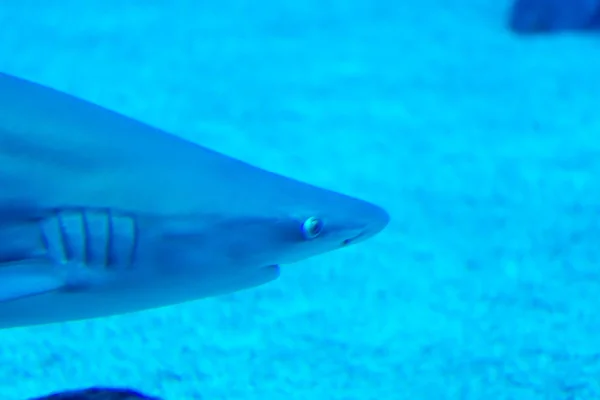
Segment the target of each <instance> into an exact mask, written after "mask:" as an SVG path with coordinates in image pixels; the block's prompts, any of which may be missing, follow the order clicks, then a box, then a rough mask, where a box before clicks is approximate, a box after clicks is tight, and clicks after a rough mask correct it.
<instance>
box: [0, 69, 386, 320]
mask: <svg viewBox="0 0 600 400" xmlns="http://www.w3.org/2000/svg"><path fill="white" fill-rule="evenodd" d="M388 220H389V216H388V214H387V213H386V212H385V211H384V210H383V209H382V208H380V207H378V206H376V205H373V204H371V203H368V202H366V201H363V200H360V199H356V198H353V197H350V196H346V195H344V194H340V193H337V192H333V191H329V190H326V189H322V188H318V187H315V186H312V185H309V184H306V183H302V182H299V181H297V180H294V179H290V178H287V177H284V176H281V175H278V174H275V173H272V172H269V171H266V170H263V169H260V168H257V167H254V166H251V165H249V164H247V163H244V162H242V161H239V160H236V159H234V158H231V157H228V156H226V155H223V154H220V153H217V152H215V151H212V150H210V149H207V148H205V147H202V146H200V145H197V144H195V143H192V142H189V141H186V140H184V139H182V138H179V137H177V136H174V135H171V134H169V133H167V132H164V131H162V130H159V129H156V128H153V127H151V126H149V125H146V124H144V123H142V122H139V121H136V120H134V119H131V118H128V117H126V116H123V115H121V114H118V113H116V112H113V111H110V110H108V109H105V108H102V107H100V106H97V105H95V104H92V103H90V102H87V101H84V100H82V99H78V98H76V97H73V96H71V95H68V94H66V93H63V92H59V91H56V90H54V89H51V88H49V87H45V86H42V85H39V84H37V83H34V82H30V81H27V80H24V79H21V78H18V77H14V76H11V75H6V74H0V328H8V327H16V326H27V325H37V324H46V323H53V322H60V321H69V320H78V319H86V318H94V317H101V316H108V315H114V314H119V313H126V312H131V311H137V310H142V309H147V308H154V307H161V306H166V305H170V304H176V303H180V302H185V301H189V300H195V299H200V298H206V297H211V296H217V295H221V294H225V293H231V292H234V291H237V290H242V289H246V288H250V287H254V286H258V285H262V284H264V283H267V282H269V281H272V280H273V279H276V278H277V277H278V276H279V272H280V267H279V266H280V265H281V264H288V263H293V262H297V261H300V260H303V259H306V258H308V257H312V256H314V255H318V254H321V253H324V252H328V251H331V250H334V249H337V248H340V247H344V246H346V245H349V244H354V243H356V242H360V241H363V240H365V239H367V238H369V237H371V236H373V235H375V234H376V233H378V232H379V231H381V230H382V229H383V228H384V227H385V226H386V225H387V223H388Z"/></svg>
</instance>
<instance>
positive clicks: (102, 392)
mask: <svg viewBox="0 0 600 400" xmlns="http://www.w3.org/2000/svg"><path fill="white" fill-rule="evenodd" d="M29 400H161V399H159V398H158V397H153V396H148V395H145V394H143V393H140V392H138V391H135V390H131V389H117V388H88V389H82V390H69V391H66V392H57V393H52V394H49V395H47V396H42V397H36V398H33V399H29Z"/></svg>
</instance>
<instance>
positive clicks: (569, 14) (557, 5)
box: [508, 0, 600, 34]
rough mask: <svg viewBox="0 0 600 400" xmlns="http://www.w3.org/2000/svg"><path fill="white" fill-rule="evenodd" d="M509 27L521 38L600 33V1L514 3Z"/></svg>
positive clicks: (526, 0)
mask: <svg viewBox="0 0 600 400" xmlns="http://www.w3.org/2000/svg"><path fill="white" fill-rule="evenodd" d="M508 25H509V27H510V29H511V30H512V31H513V32H515V33H518V34H539V33H550V32H560V31H591V30H600V0H515V1H514V3H513V6H512V9H511V11H510V15H509V22H508Z"/></svg>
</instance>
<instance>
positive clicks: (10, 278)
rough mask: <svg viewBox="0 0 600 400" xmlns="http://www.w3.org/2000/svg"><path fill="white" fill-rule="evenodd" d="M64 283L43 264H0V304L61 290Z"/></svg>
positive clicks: (46, 264)
mask: <svg viewBox="0 0 600 400" xmlns="http://www.w3.org/2000/svg"><path fill="white" fill-rule="evenodd" d="M64 287H65V285H64V282H63V281H62V279H61V278H60V276H58V275H57V274H55V273H53V268H52V266H51V265H49V264H48V263H45V262H39V261H38V262H33V261H28V262H18V263H9V264H4V265H3V264H0V302H4V301H11V300H17V299H20V298H23V297H29V296H37V295H40V294H44V293H48V292H52V291H57V290H61V289H63V288H64Z"/></svg>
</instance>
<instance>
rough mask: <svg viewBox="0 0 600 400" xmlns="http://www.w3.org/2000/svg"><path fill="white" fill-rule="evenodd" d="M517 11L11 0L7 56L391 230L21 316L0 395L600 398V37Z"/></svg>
mask: <svg viewBox="0 0 600 400" xmlns="http://www.w3.org/2000/svg"><path fill="white" fill-rule="evenodd" d="M509 6H510V2H509V1H508V0H498V1H489V0H468V1H467V0H427V1H417V0H406V1H384V0H344V1H342V0H329V1H327V0H319V1H316V0H303V1H298V0H296V1H279V2H275V1H264V2H256V1H249V0H220V1H191V0H179V1H172V2H171V1H166V0H147V1H142V0H135V1H134V0H88V1H76V0H46V1H42V0H19V1H16V0H15V1H10V0H5V1H3V2H1V3H0V70H1V71H3V72H6V73H10V74H14V75H18V76H21V77H24V78H27V79H32V80H34V81H37V82H40V83H43V84H46V85H49V86H52V87H55V88H57V89H61V90H64V91H66V92H69V93H71V94H74V95H77V96H79V97H82V98H85V99H87V100H90V101H93V102H95V103H98V104H101V105H103V106H106V107H108V108H111V109H115V110H118V111H119V112H122V113H124V114H126V115H128V116H131V117H134V118H136V119H140V120H142V121H145V122H148V123H150V124H152V125H155V126H158V127H161V128H163V129H165V130H167V131H171V132H174V133H176V134H179V135H181V136H183V137H186V138H189V139H191V140H193V141H196V142H198V143H200V144H202V145H204V146H207V147H210V148H212V149H215V150H218V151H220V152H223V153H225V154H228V155H231V156H234V157H236V158H239V159H242V160H245V161H248V162H250V163H252V164H254V165H257V166H260V167H263V168H266V169H268V170H271V171H274V172H277V173H281V174H284V175H287V176H290V177H294V178H297V179H300V180H303V181H307V182H310V183H314V184H317V185H320V186H323V187H325V188H328V189H332V190H337V191H342V192H345V193H348V194H351V195H355V196H358V197H361V198H365V199H367V200H370V201H373V202H375V203H377V204H380V205H382V206H384V207H385V208H386V209H387V210H388V211H389V212H390V214H391V216H392V222H391V224H390V226H389V227H388V228H387V229H386V230H385V231H384V232H383V233H382V234H381V235H379V236H377V237H376V238H374V239H372V240H370V241H368V242H366V243H364V244H360V245H359V246H355V247H354V246H352V247H351V248H348V249H345V250H343V251H336V252H333V253H330V254H327V255H325V256H319V257H316V258H314V259H311V260H309V261H305V262H302V263H299V264H295V265H291V266H287V267H285V268H284V269H283V271H282V276H281V278H280V279H279V280H277V281H275V282H274V283H271V284H268V285H266V286H263V287H259V288H257V289H252V290H248V291H244V292H239V293H236V294H233V295H228V296H223V297H219V298H215V299H209V300H201V301H197V302H193V303H187V304H183V305H178V306H174V307H168V308H163V309H157V310H151V311H145V312H140V313H136V314H128V315H121V316H117V317H112V318H103V319H97V320H89V321H82V322H73V323H65V324H55V325H47V326H38V327H32V328H21V329H8V330H2V331H0V399H2V400H23V399H26V398H28V397H34V396H41V395H43V394H47V393H50V392H54V391H60V390H66V389H77V388H84V387H89V386H126V387H131V388H135V389H138V390H141V391H144V392H147V393H151V394H154V395H157V396H161V397H163V398H165V399H168V400H187V399H190V400H193V399H211V400H212V399H231V400H235V399H261V400H267V399H289V400H293V399H315V400H318V399H331V400H337V399H344V400H346V399H348V400H351V399H360V400H370V399H373V400H376V399H377V400H403V399H427V400H428V399H435V400H444V399H497V400H500V399H525V400H528V399H548V400H575V399H598V398H600V334H599V332H600V315H599V310H598V304H599V301H598V299H599V298H600V265H599V260H600V248H599V247H598V241H599V240H600V224H599V218H600V182H599V176H600V117H599V110H600V108H599V99H600V75H599V71H600V41H599V40H600V39H599V38H598V37H590V36H578V35H575V34H564V35H559V36H554V37H539V38H537V37H536V38H522V37H516V36H514V35H512V34H511V33H510V32H508V31H507V30H506V28H505V19H506V12H507V9H508V8H509ZM159 162H161V161H160V160H157V163H159ZM0 190H1V189H0Z"/></svg>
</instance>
